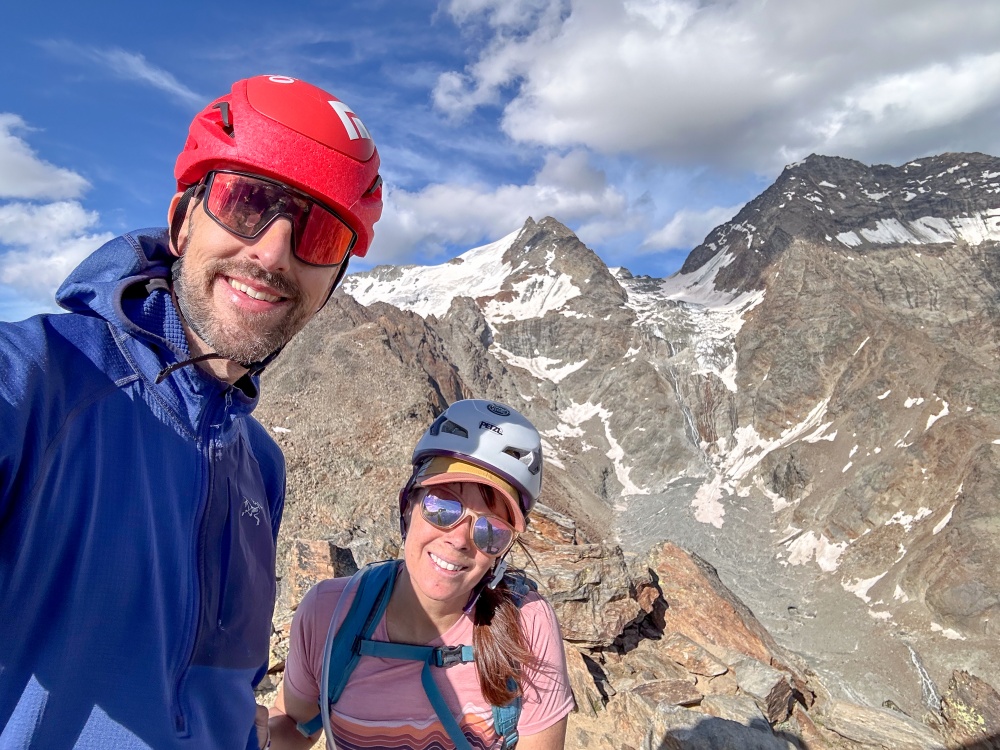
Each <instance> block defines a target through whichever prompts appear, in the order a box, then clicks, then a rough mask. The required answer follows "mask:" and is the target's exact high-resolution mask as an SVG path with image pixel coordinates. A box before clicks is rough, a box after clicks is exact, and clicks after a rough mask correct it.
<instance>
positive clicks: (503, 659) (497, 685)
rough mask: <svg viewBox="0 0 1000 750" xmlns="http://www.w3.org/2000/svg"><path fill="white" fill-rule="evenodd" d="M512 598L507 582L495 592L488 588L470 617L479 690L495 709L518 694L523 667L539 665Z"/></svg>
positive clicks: (501, 584)
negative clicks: (471, 617)
mask: <svg viewBox="0 0 1000 750" xmlns="http://www.w3.org/2000/svg"><path fill="white" fill-rule="evenodd" d="M514 596H515V595H514V593H513V592H512V591H511V590H510V589H508V588H507V583H506V581H502V582H501V583H500V584H499V585H498V586H497V587H496V588H495V589H491V588H490V587H489V586H487V587H485V588H483V591H482V593H481V594H480V595H479V599H478V600H477V601H476V608H475V612H474V615H473V629H472V646H473V648H474V649H475V653H476V671H477V672H478V673H479V689H480V690H482V693H483V697H484V698H486V700H487V701H489V702H490V704H491V705H494V706H505V705H507V704H508V703H510V702H511V701H512V700H514V698H516V697H517V696H518V695H521V693H522V692H523V691H522V688H523V685H522V681H523V677H522V675H524V669H523V668H524V667H525V666H536V665H537V662H538V657H537V656H535V655H534V654H533V653H532V652H531V648H530V647H529V645H528V638H527V636H526V635H525V633H524V628H523V627H522V626H521V611H520V608H519V607H518V606H517V601H516V600H515V598H514ZM512 688H513V689H512Z"/></svg>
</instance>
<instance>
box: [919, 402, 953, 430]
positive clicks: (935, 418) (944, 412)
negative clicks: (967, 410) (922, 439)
mask: <svg viewBox="0 0 1000 750" xmlns="http://www.w3.org/2000/svg"><path fill="white" fill-rule="evenodd" d="M941 404H942V406H941V412H940V413H939V414H932V415H931V416H929V417H927V426H926V427H925V428H924V432H927V430H929V429H930V428H931V425H932V424H934V423H935V422H937V421H938V420H939V419H941V417H945V416H947V415H948V402H947V401H942V402H941Z"/></svg>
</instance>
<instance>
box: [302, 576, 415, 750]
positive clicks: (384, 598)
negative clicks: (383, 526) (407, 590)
mask: <svg viewBox="0 0 1000 750" xmlns="http://www.w3.org/2000/svg"><path fill="white" fill-rule="evenodd" d="M398 568H399V563H398V561H396V560H385V561H383V562H378V563H369V564H368V565H366V566H365V567H364V568H362V569H361V570H359V571H358V572H357V573H355V574H354V576H352V579H351V583H350V584H348V586H347V587H346V588H345V589H344V591H345V592H346V591H347V589H349V588H351V587H352V584H354V588H355V592H354V600H353V601H352V602H351V606H350V608H349V609H348V610H347V616H346V617H344V621H343V623H341V625H340V627H339V628H337V629H336V632H334V623H335V622H336V616H334V618H333V621H332V622H331V623H330V631H329V632H328V633H327V637H326V639H327V643H326V648H325V649H324V651H325V654H326V656H325V658H324V664H323V674H324V675H325V676H326V677H325V683H326V685H325V687H326V692H325V694H326V697H327V702H328V705H326V706H324V705H322V701H323V698H322V695H323V691H322V690H321V691H320V693H321V697H320V707H319V708H320V713H318V714H316V716H314V717H313V718H312V719H310V720H309V721H304V722H301V723H300V724H298V726H297V728H298V730H299V732H300V733H302V734H303V735H305V736H306V737H311V736H312V735H313V734H315V733H316V732H318V731H319V730H320V729H321V728H322V727H323V714H322V712H323V711H329V710H330V705H332V704H334V703H336V702H337V701H338V700H339V699H340V695H341V693H343V692H344V687H345V686H346V685H347V681H348V680H349V679H350V677H351V673H352V672H353V671H354V668H355V667H356V666H357V663H358V659H359V658H360V657H361V652H360V649H359V647H358V646H359V643H360V642H361V640H363V639H365V638H368V637H370V636H371V634H372V633H373V632H374V631H375V626H376V625H378V621H379V620H380V619H382V615H383V614H384V613H385V608H386V607H387V606H388V604H389V598H390V596H392V586H393V583H394V582H395V580H396V571H397V570H398ZM331 638H332V639H333V642H332V644H331V642H330V639H331ZM321 687H322V686H321Z"/></svg>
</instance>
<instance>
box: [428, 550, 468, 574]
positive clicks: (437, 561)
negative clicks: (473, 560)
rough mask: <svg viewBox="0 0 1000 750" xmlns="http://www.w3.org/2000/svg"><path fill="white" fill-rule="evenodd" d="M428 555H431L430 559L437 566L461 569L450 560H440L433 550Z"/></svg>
mask: <svg viewBox="0 0 1000 750" xmlns="http://www.w3.org/2000/svg"><path fill="white" fill-rule="evenodd" d="M430 556H431V560H433V561H434V562H435V564H437V565H438V566H440V567H442V568H444V569H445V570H451V571H455V570H461V569H462V566H461V565H452V564H451V563H450V562H448V561H446V560H442V559H441V558H440V557H438V556H437V555H435V554H434V553H433V552H431V553H430Z"/></svg>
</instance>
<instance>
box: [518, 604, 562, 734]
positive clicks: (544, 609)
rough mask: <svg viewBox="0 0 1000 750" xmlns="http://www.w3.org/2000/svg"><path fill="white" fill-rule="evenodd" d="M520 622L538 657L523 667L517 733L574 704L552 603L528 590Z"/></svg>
mask: <svg viewBox="0 0 1000 750" xmlns="http://www.w3.org/2000/svg"><path fill="white" fill-rule="evenodd" d="M521 622H522V624H523V626H524V630H525V635H526V636H527V637H528V644H529V646H530V647H531V652H532V653H533V654H534V655H535V656H536V657H538V664H537V665H536V666H535V667H534V668H526V669H525V680H524V685H523V690H524V699H523V703H522V707H521V716H520V719H519V720H518V723H517V731H518V734H520V735H530V734H537V733H538V732H541V731H542V730H543V729H548V728H549V727H550V726H552V725H553V724H555V723H556V722H558V721H559V720H560V719H562V718H563V717H564V716H566V715H567V714H568V713H569V712H570V711H572V710H573V707H574V705H575V704H574V702H573V691H572V690H571V689H570V686H569V675H568V674H567V671H566V652H565V651H563V642H562V633H561V632H560V630H559V623H558V621H557V620H556V615H555V612H553V611H552V606H551V605H550V604H549V603H548V602H547V601H545V599H543V598H542V597H541V596H539V595H538V594H530V595H529V596H528V599H527V601H526V602H525V604H524V606H522V607H521Z"/></svg>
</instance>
